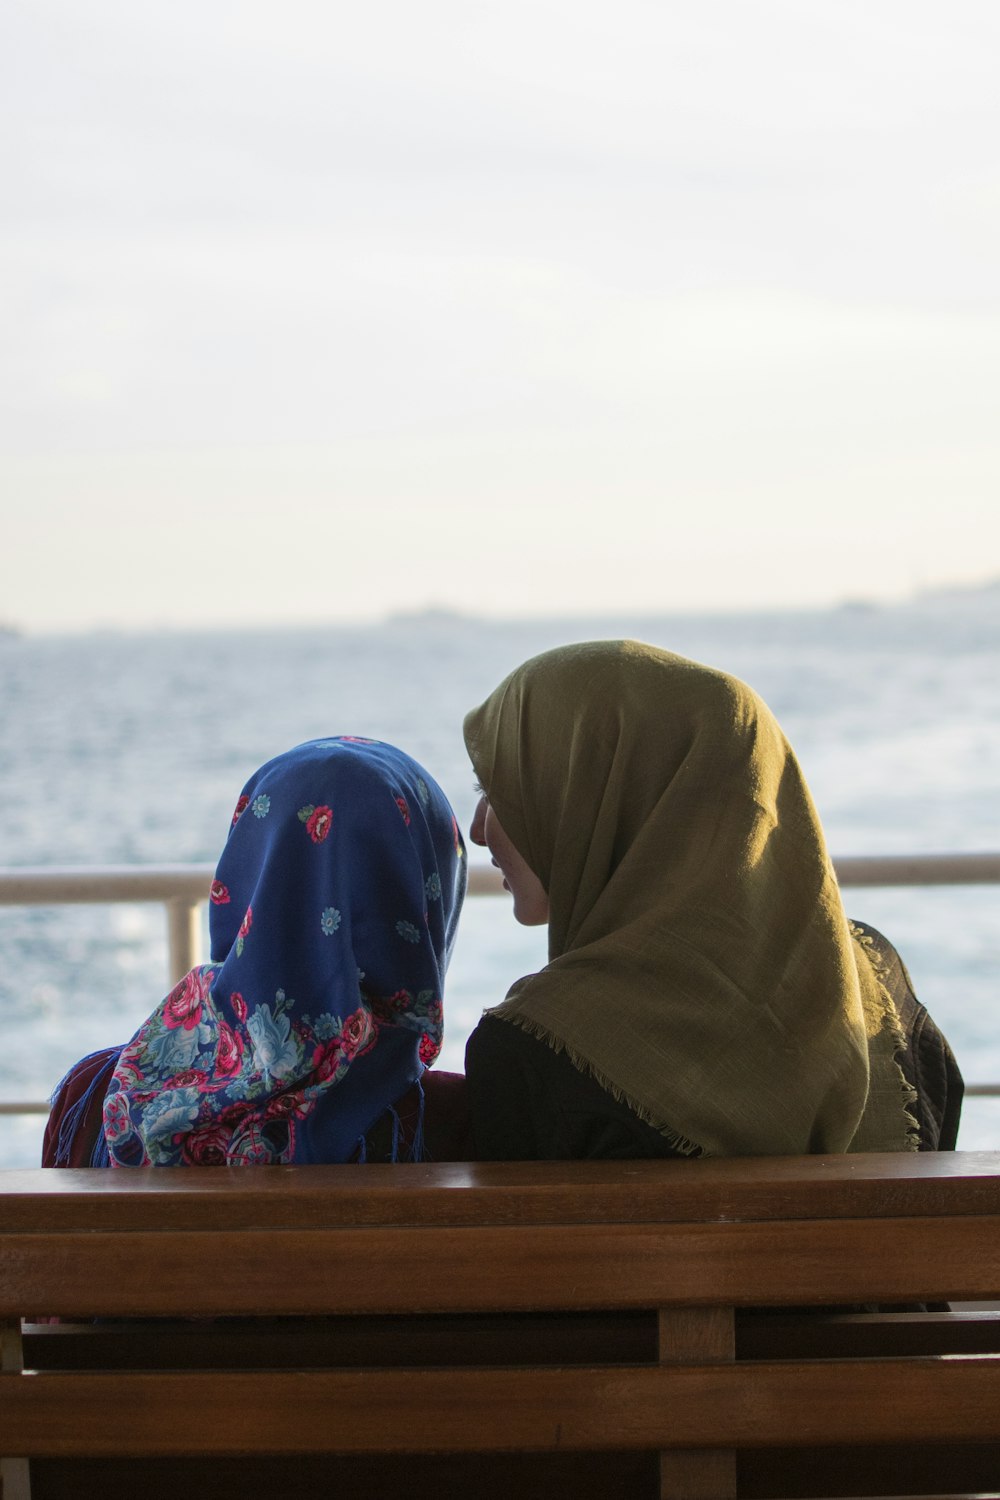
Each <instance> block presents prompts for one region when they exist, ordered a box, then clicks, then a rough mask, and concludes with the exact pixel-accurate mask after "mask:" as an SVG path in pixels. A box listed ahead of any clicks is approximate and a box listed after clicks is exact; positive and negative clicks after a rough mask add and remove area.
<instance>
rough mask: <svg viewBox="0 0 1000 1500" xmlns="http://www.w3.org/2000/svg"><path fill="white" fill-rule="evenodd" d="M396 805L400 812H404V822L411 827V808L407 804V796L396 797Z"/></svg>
mask: <svg viewBox="0 0 1000 1500" xmlns="http://www.w3.org/2000/svg"><path fill="white" fill-rule="evenodd" d="M396 806H397V807H398V808H399V810H400V812H401V813H402V814H403V822H404V823H405V824H406V826H407V828H409V826H410V809H409V806H408V805H407V801H406V798H405V797H397V798H396Z"/></svg>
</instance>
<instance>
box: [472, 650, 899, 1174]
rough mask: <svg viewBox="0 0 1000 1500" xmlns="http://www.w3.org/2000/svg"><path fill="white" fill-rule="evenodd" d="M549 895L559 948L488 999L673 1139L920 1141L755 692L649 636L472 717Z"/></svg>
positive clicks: (892, 1045) (531, 681)
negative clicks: (499, 997) (503, 993)
mask: <svg viewBox="0 0 1000 1500" xmlns="http://www.w3.org/2000/svg"><path fill="white" fill-rule="evenodd" d="M465 738H466V744H467V746H468V750H469V754H470V757H471V759H472V763H473V766H474V767H475V770H476V774H477V776H478V778H479V780H480V782H481V784H482V787H483V790H484V792H485V794H486V796H487V798H488V799H489V802H490V804H491V806H492V807H493V809H494V811H495V813H496V816H497V818H498V819H499V821H500V823H501V825H502V826H503V829H504V831H505V832H506V833H507V835H508V836H509V837H510V838H511V839H512V841H513V843H514V845H515V846H516V848H517V849H518V850H519V852H520V853H521V854H522V855H523V857H524V858H525V859H526V860H527V862H528V864H529V865H530V866H531V868H532V869H533V870H534V872H535V874H536V875H537V876H538V877H539V879H540V880H541V882H542V884H543V885H544V887H545V889H546V891H547V892H548V896H549V905H550V923H549V963H548V965H547V966H546V967H545V968H544V969H543V970H542V971H541V972H540V973H538V974H532V975H529V976H528V977H527V978H525V979H521V980H519V981H518V983H517V984H515V985H514V986H513V988H512V989H511V991H510V992H509V994H508V996H507V998H506V1000H505V1001H504V1002H503V1003H502V1004H501V1005H499V1006H497V1007H496V1008H495V1009H494V1010H493V1011H491V1012H489V1014H491V1015H493V1016H496V1017H499V1018H501V1019H503V1020H506V1021H508V1022H512V1023H514V1024H515V1025H517V1026H520V1027H523V1028H524V1029H525V1030H526V1031H528V1032H530V1033H531V1034H532V1035H534V1036H536V1037H538V1038H540V1039H542V1040H543V1041H545V1042H547V1043H548V1044H549V1045H550V1046H552V1047H553V1048H555V1049H556V1050H557V1051H565V1052H566V1053H567V1055H568V1056H569V1058H570V1060H571V1061H572V1062H573V1063H574V1064H575V1065H576V1066H577V1067H578V1068H580V1069H581V1070H582V1071H584V1072H586V1073H589V1074H591V1075H592V1076H594V1077H595V1078H596V1079H597V1081H598V1082H599V1083H601V1084H602V1085H603V1086H604V1087H605V1088H607V1089H608V1090H610V1091H611V1092H612V1093H613V1094H614V1095H615V1096H616V1097H617V1098H620V1099H623V1100H624V1101H625V1102H626V1103H627V1104H628V1105H629V1106H630V1108H631V1109H632V1110H633V1111H634V1112H635V1113H636V1114H638V1115H639V1116H640V1117H641V1118H642V1119H644V1120H646V1121H647V1122H649V1123H650V1124H651V1125H653V1126H655V1127H656V1128H657V1129H659V1130H660V1131H661V1132H662V1133H663V1134H664V1135H665V1136H666V1137H667V1138H668V1139H669V1140H670V1142H671V1143H672V1144H673V1145H674V1146H675V1147H676V1148H677V1149H679V1150H681V1151H683V1152H686V1153H695V1152H700V1153H703V1154H706V1155H713V1156H714V1155H719V1156H736V1155H758V1154H759V1155H794V1154H799V1153H807V1152H819V1153H823V1152H839V1151H845V1150H908V1149H916V1139H915V1128H914V1127H915V1122H914V1120H913V1119H912V1116H911V1115H910V1113H909V1109H908V1106H909V1104H910V1103H911V1102H912V1100H913V1098H914V1095H913V1092H912V1090H911V1089H909V1087H908V1086H907V1084H906V1083H905V1081H904V1078H903V1074H902V1071H901V1069H900V1068H899V1066H898V1063H897V1061H896V1055H897V1052H898V1050H899V1048H900V1047H901V1045H902V1043H903V1037H902V1033H901V1030H900V1026H899V1021H898V1017H897V1016H896V1014H895V1012H894V1009H893V1006H892V1001H891V999H890V997H889V994H888V991H887V990H886V988H885V986H884V985H883V984H882V983H881V981H880V977H879V974H878V972H877V970H876V967H875V966H874V965H873V962H872V961H871V959H870V958H869V956H868V953H867V951H866V948H865V945H864V944H863V943H862V942H861V941H860V939H856V938H855V937H854V936H853V935H852V931H851V928H850V925H849V923H848V921H847V919H846V917H845V915H844V911H843V907H842V905H841V900H840V892H839V889H838V886H837V881H836V877H835V875H834V872H833V868H832V865H831V862H830V858H829V855H828V853H827V850H826V845H825V842H824V838H823V833H822V829H821V827H820V823H819V819H818V817H817V815H816V811H815V809H814V807H813V803H812V799H811V797H810V794H809V791H808V788H807V787H806V784H805V781H804V780H803V777H802V773H801V771H800V769H799V766H798V762H797V761H796V759H795V756H794V754H793V753H792V750H791V748H790V746H789V745H788V742H787V741H786V740H785V737H784V735H783V734H782V732H781V729H780V728H779V726H778V724H777V722H776V721H775V719H774V717H773V715H772V714H771V712H770V710H769V709H768V708H767V706H766V705H765V704H764V703H763V702H762V701H761V699H760V698H759V697H757V695H756V694H755V693H754V692H752V691H751V689H750V688H748V687H746V686H745V685H744V684H743V683H741V682H738V681H737V680H736V679H735V678H733V677H729V676H727V675H726V674H725V673H722V672H717V671H713V670H711V669H709V668H707V667H703V666H700V665H698V664H697V663H695V662H691V661H686V660H684V659H683V658H682V657H679V656H675V655H673V654H671V653H669V652H666V651H661V650H658V649H656V648H654V647H652V646H647V645H643V644H640V643H638V642H635V641H598V642H593V643H589V644H582V645H575V646H566V647H562V648H559V649H558V650H554V651H548V652H545V653H544V654H543V655H541V656H537V657H535V658H534V659H532V660H531V661H528V662H526V663H524V665H522V666H521V667H519V668H518V669H517V670H516V671H515V672H512V673H511V675H510V676H509V677H508V678H507V679H506V680H505V681H504V682H502V683H501V684H500V686H499V687H498V688H497V689H496V691H495V692H493V693H492V694H491V695H490V697H489V698H487V700H486V702H485V703H483V704H482V705H481V707H479V708H477V709H474V710H473V712H472V713H470V714H469V715H468V717H467V718H466V721H465Z"/></svg>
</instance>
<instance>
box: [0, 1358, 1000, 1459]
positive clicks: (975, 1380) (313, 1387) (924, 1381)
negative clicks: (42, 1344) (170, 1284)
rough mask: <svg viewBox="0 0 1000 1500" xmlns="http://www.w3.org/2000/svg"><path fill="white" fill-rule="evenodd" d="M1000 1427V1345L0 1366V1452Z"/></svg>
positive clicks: (482, 1444)
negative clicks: (911, 1350)
mask: <svg viewBox="0 0 1000 1500" xmlns="http://www.w3.org/2000/svg"><path fill="white" fill-rule="evenodd" d="M925 1423H926V1424H927V1430H931V1428H932V1429H933V1432H934V1436H935V1440H936V1441H939V1442H949V1441H951V1442H975V1441H987V1440H988V1441H996V1440H1000V1357H994V1356H990V1355H984V1356H978V1357H976V1356H973V1357H970V1358H964V1357H958V1358H955V1359H945V1360H937V1359H929V1360H903V1361H899V1360H873V1361H862V1362H855V1361H851V1360H833V1361H830V1362H820V1363H812V1364H802V1363H797V1362H791V1363H787V1364H786V1363H782V1364H759V1365H758V1364H734V1365H729V1366H725V1365H704V1366H699V1365H690V1366H680V1367H671V1366H662V1367H655V1366H654V1367H647V1368H630V1367H618V1368H611V1369H608V1368H603V1369H598V1370H593V1369H578V1370H525V1369H499V1370H492V1369H490V1370H467V1371H463V1372H462V1373H461V1376H460V1377H459V1378H457V1379H456V1374H455V1372H454V1371H448V1370H422V1371H420V1372H419V1373H415V1372H414V1371H412V1370H407V1371H395V1370H370V1371H364V1372H328V1371H322V1372H308V1373H294V1374H293V1373H287V1372H278V1373H275V1372H273V1371H267V1372H263V1373H237V1374H227V1375H226V1376H225V1378H224V1379H221V1378H220V1377H219V1375H218V1374H217V1373H213V1372H199V1373H193V1374H190V1373H185V1374H162V1373H161V1374H155V1375H147V1374H141V1373H134V1372H132V1373H129V1374H124V1375H121V1374H116V1375H105V1374H87V1375H78V1374H71V1375H69V1374H68V1375H34V1376H19V1375H4V1376H0V1452H6V1453H10V1452H12V1451H13V1452H16V1453H19V1454H27V1455H28V1456H34V1455H46V1454H47V1455H51V1456H60V1455H69V1454H78V1455H87V1454H91V1455H100V1454H108V1455H111V1454H116V1453H117V1454H123V1455H129V1454H133V1455H139V1454H153V1455H155V1454H181V1453H187V1454H198V1453H216V1454H220V1455H224V1454H238V1453H246V1454H252V1453H292V1452H300V1453H309V1452H330V1453H363V1452H367V1451H379V1452H382V1453H401V1452H410V1453H424V1452H434V1451H441V1452H470V1451H475V1450H483V1451H491V1450H497V1451H504V1450H525V1451H532V1450H536V1449H538V1450H540V1449H550V1450H552V1449H565V1450H567V1451H571V1450H582V1451H590V1450H598V1451H600V1450H610V1449H621V1450H627V1449H641V1448H661V1449H663V1448H707V1447H712V1446H717V1445H718V1444H719V1443H720V1442H723V1443H725V1444H726V1445H727V1446H729V1445H732V1446H736V1447H760V1446H766V1445H774V1444H782V1445H789V1446H794V1447H803V1446H808V1445H810V1444H815V1443H828V1444H835V1445H836V1444H854V1443H864V1442H870V1443H886V1442H904V1441H912V1440H913V1437H914V1434H920V1433H921V1431H922V1426H923V1425H924V1424H925Z"/></svg>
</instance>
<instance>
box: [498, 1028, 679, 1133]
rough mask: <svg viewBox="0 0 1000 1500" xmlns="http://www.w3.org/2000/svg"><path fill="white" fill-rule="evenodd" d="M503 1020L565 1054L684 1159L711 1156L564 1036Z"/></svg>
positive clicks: (574, 1064) (580, 1070) (578, 1068)
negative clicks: (641, 1101) (614, 1080)
mask: <svg viewBox="0 0 1000 1500" xmlns="http://www.w3.org/2000/svg"><path fill="white" fill-rule="evenodd" d="M486 1014H487V1015H489V1014H490V1012H489V1011H487V1012H486ZM502 1019H503V1020H505V1021H509V1022H510V1023H511V1025H512V1026H518V1027H520V1029H521V1030H522V1031H526V1032H527V1033H528V1035H529V1036H533V1037H535V1038H536V1040H537V1041H540V1042H544V1043H545V1045H546V1046H547V1047H551V1048H552V1051H553V1052H556V1053H559V1052H562V1053H564V1054H565V1056H566V1057H567V1058H568V1059H569V1061H570V1062H571V1063H572V1064H573V1066H574V1068H576V1070H577V1072H579V1073H583V1074H584V1076H585V1077H587V1078H592V1079H593V1080H594V1082H595V1083H596V1084H598V1085H599V1087H600V1088H602V1089H603V1090H604V1092H605V1093H606V1094H610V1095H611V1097H612V1099H614V1100H615V1102H616V1103H618V1104H624V1105H625V1107H626V1109H630V1110H631V1111H632V1113H633V1114H634V1115H635V1116H636V1118H637V1119H640V1120H641V1121H642V1122H643V1124H644V1125H649V1126H650V1127H651V1128H652V1129H653V1130H655V1131H656V1132H657V1134H659V1135H662V1136H663V1139H664V1140H665V1141H666V1142H667V1145H668V1146H670V1147H671V1148H672V1149H673V1150H674V1151H677V1152H678V1153H679V1154H680V1155H681V1156H708V1155H709V1153H708V1152H707V1151H706V1150H705V1149H704V1147H703V1146H699V1145H698V1143H697V1141H692V1140H689V1138H688V1137H687V1136H685V1135H681V1134H680V1132H679V1131H677V1130H674V1129H673V1128H672V1127H671V1126H669V1125H664V1124H663V1122H662V1120H657V1119H655V1118H654V1117H653V1115H651V1114H650V1112H649V1110H648V1109H647V1108H646V1107H645V1105H643V1104H639V1103H638V1102H637V1101H636V1100H635V1099H633V1098H632V1097H631V1096H630V1095H629V1094H628V1093H626V1091H625V1090H624V1089H623V1088H621V1087H620V1085H619V1084H617V1083H614V1082H612V1080H611V1079H610V1078H609V1077H608V1075H607V1074H606V1073H602V1072H601V1070H600V1068H596V1067H595V1066H594V1064H593V1063H592V1062H591V1061H590V1059H589V1058H588V1057H583V1056H582V1054H580V1053H578V1052H575V1051H574V1050H573V1048H572V1047H567V1046H566V1043H565V1042H564V1041H563V1040H562V1038H561V1037H558V1036H556V1035H555V1033H554V1032H551V1031H549V1030H548V1029H547V1028H546V1027H544V1026H540V1025H539V1023H538V1022H537V1021H533V1020H532V1019H531V1018H530V1016H524V1015H509V1014H505V1015H504V1016H503V1017H502Z"/></svg>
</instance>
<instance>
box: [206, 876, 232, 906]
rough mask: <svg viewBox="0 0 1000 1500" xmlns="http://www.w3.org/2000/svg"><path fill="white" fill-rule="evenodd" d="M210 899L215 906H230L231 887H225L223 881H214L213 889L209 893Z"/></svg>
mask: <svg viewBox="0 0 1000 1500" xmlns="http://www.w3.org/2000/svg"><path fill="white" fill-rule="evenodd" d="M208 899H209V900H210V901H211V902H212V904H213V905H214V906H228V905H229V887H228V885H223V884H222V881H221V880H213V881H212V888H211V890H210V891H209V893H208Z"/></svg>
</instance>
